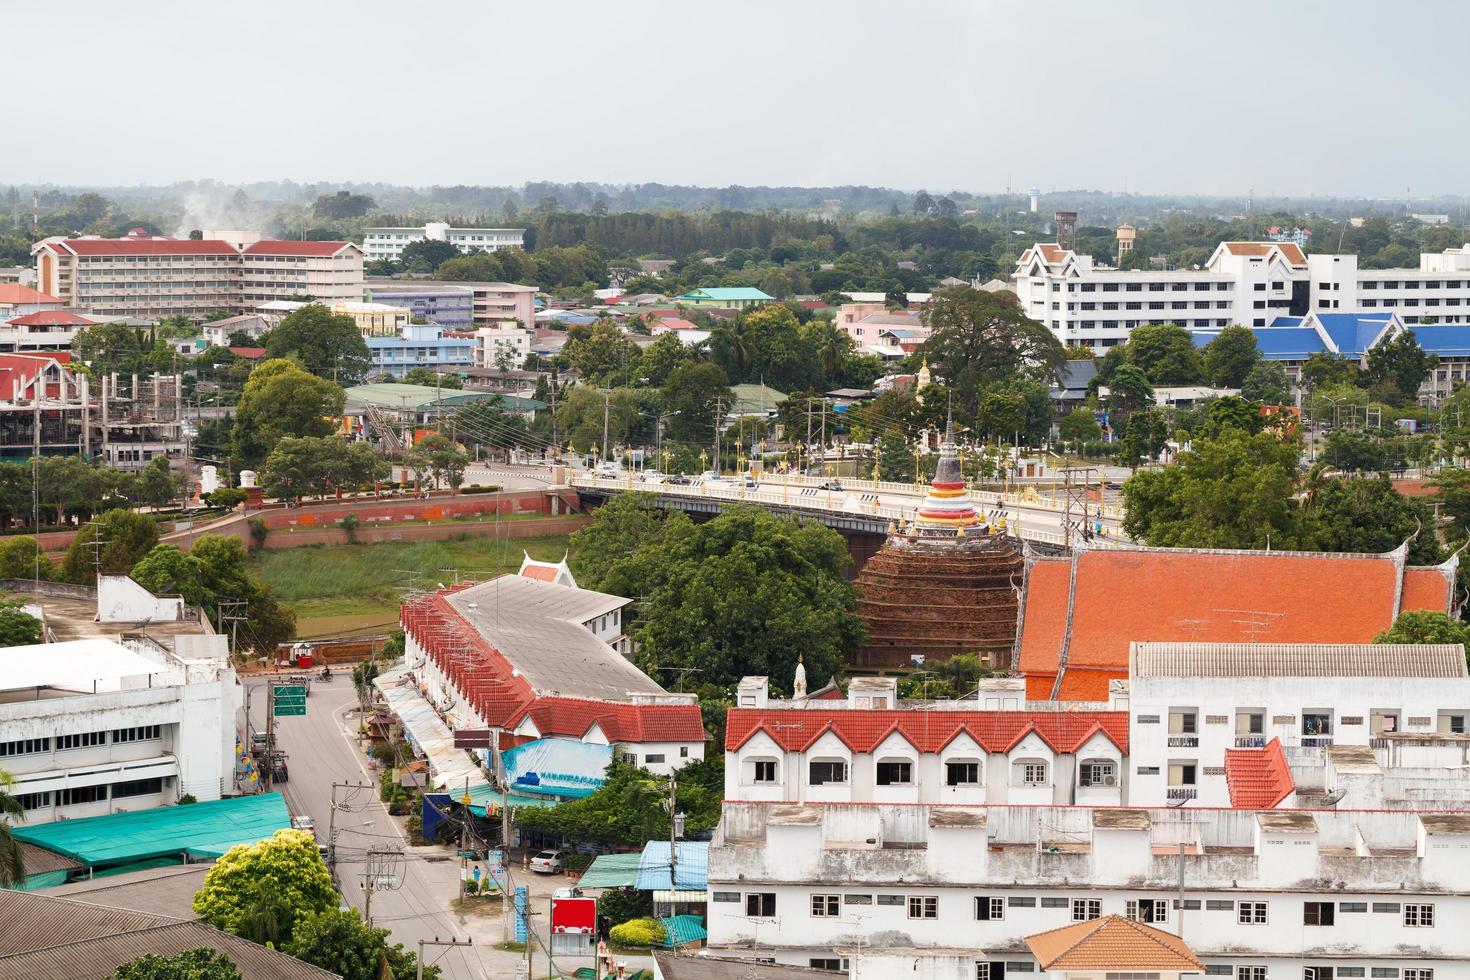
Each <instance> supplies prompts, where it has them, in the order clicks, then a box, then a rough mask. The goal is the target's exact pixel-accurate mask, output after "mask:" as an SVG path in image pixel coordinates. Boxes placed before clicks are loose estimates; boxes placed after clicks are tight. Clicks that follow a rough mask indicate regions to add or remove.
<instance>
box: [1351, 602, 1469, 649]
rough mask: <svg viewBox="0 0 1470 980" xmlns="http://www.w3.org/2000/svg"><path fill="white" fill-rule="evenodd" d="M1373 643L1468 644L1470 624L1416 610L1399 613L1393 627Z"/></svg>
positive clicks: (1438, 614)
mask: <svg viewBox="0 0 1470 980" xmlns="http://www.w3.org/2000/svg"><path fill="white" fill-rule="evenodd" d="M1373 642H1374V643H1457V644H1459V645H1460V646H1461V647H1464V646H1465V645H1466V644H1467V643H1470V623H1467V622H1465V621H1464V620H1460V619H1451V618H1450V617H1448V616H1446V615H1445V614H1444V613H1442V612H1429V611H1427V610H1423V609H1416V610H1413V611H1411V612H1401V613H1399V614H1398V615H1397V616H1395V617H1394V620H1393V625H1392V626H1390V627H1389V628H1388V629H1386V630H1384V631H1383V632H1382V633H1379V634H1378V635H1377V636H1375V637H1374V638H1373Z"/></svg>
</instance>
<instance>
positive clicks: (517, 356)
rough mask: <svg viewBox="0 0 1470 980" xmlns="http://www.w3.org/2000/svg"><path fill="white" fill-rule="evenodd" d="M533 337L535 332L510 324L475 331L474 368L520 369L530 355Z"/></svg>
mask: <svg viewBox="0 0 1470 980" xmlns="http://www.w3.org/2000/svg"><path fill="white" fill-rule="evenodd" d="M534 336H535V331H534V330H532V329H531V328H530V327H523V326H519V325H518V324H515V323H511V322H501V323H497V324H495V325H494V326H490V327H481V328H480V329H478V330H476V331H475V348H474V354H475V367H482V368H500V367H503V368H508V369H510V370H516V369H518V368H520V366H521V365H522V364H525V363H526V355H528V354H530V353H531V338H532V337H534ZM502 362H503V363H502Z"/></svg>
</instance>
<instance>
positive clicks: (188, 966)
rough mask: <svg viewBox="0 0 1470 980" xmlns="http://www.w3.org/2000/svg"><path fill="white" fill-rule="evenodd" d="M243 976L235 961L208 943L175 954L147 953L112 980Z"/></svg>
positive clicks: (228, 979)
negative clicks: (208, 945) (210, 946)
mask: <svg viewBox="0 0 1470 980" xmlns="http://www.w3.org/2000/svg"><path fill="white" fill-rule="evenodd" d="M240 977H241V973H240V971H239V969H237V968H236V966H235V963H234V961H233V960H231V959H230V958H229V957H228V956H226V955H225V954H224V953H220V952H217V951H215V950H212V949H210V948H208V947H207V946H200V947H198V948H196V949H186V950H184V951H183V952H182V953H177V954H175V955H173V956H160V955H159V954H157V953H145V954H144V955H142V956H140V957H138V958H137V959H136V960H132V961H130V962H127V963H124V964H122V965H121V966H119V967H118V968H117V969H116V970H114V971H113V973H112V980H240Z"/></svg>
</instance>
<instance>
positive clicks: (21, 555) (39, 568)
mask: <svg viewBox="0 0 1470 980" xmlns="http://www.w3.org/2000/svg"><path fill="white" fill-rule="evenodd" d="M6 578H24V579H29V578H37V579H40V580H41V581H43V582H49V581H51V580H52V579H54V578H56V566H55V565H53V564H51V559H50V558H48V557H47V556H46V551H45V549H44V548H42V547H41V546H40V544H38V543H37V542H36V539H35V538H33V537H31V536H29V535H20V536H18V537H12V538H6V539H4V541H3V542H0V579H6Z"/></svg>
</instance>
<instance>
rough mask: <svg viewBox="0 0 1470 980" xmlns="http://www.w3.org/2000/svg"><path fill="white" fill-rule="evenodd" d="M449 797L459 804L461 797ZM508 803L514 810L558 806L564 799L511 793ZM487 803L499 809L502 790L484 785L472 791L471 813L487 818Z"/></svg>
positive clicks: (454, 795) (453, 795)
mask: <svg viewBox="0 0 1470 980" xmlns="http://www.w3.org/2000/svg"><path fill="white" fill-rule="evenodd" d="M449 796H450V798H451V799H452V800H454V801H455V802H456V803H458V802H459V799H460V797H459V796H458V795H456V794H454V793H450V794H449ZM506 802H508V803H509V804H510V806H511V807H512V808H514V807H518V806H556V805H557V804H558V803H560V802H562V798H561V797H557V796H536V795H532V794H526V793H511V794H509V795H508V797H507V799H506ZM487 803H494V804H495V805H496V806H497V807H498V806H500V790H498V789H492V788H490V787H489V786H488V785H483V784H482V785H480V786H475V787H473V788H472V789H471V790H470V812H471V813H474V814H476V815H478V816H481V817H483V816H486V813H485V804H487Z"/></svg>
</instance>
